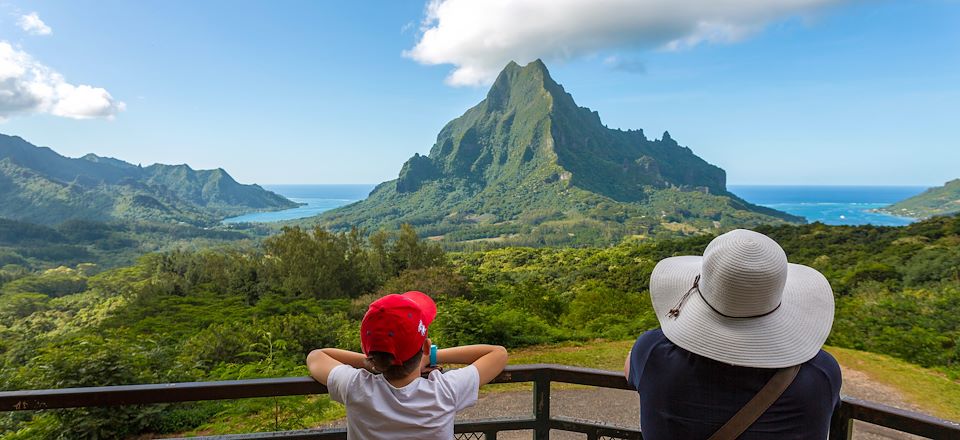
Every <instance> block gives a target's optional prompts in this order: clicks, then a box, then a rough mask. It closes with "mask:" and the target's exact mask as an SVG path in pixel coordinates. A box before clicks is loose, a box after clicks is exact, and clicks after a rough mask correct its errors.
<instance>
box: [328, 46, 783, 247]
mask: <svg viewBox="0 0 960 440" xmlns="http://www.w3.org/2000/svg"><path fill="white" fill-rule="evenodd" d="M319 220H320V222H321V223H323V224H325V225H328V226H331V227H334V228H346V227H350V226H354V225H357V226H365V227H370V228H380V227H385V228H394V227H397V226H398V225H399V224H400V223H404V222H406V223H411V224H413V225H415V226H417V228H418V230H420V231H421V232H423V233H425V234H427V235H431V236H435V237H437V238H440V236H443V239H444V240H445V241H447V242H461V241H468V240H475V239H480V240H495V241H501V242H504V241H505V242H510V243H514V244H563V243H567V244H571V243H574V244H575V243H581V244H586V243H594V244H596V243H602V242H612V241H616V240H618V239H619V238H621V237H623V236H625V235H632V234H650V233H654V234H658V233H665V234H674V233H678V232H679V233H694V232H699V231H709V230H715V229H723V228H731V227H736V226H748V225H755V224H760V223H771V222H772V223H782V222H797V221H802V219H801V218H798V217H794V216H790V215H788V214H785V213H781V212H778V211H774V210H771V209H767V208H762V207H758V206H753V205H750V204H749V203H747V202H745V201H743V200H741V199H739V198H737V197H736V196H734V195H733V194H731V193H729V192H727V190H726V174H725V172H724V171H723V170H722V169H720V168H718V167H716V166H714V165H711V164H709V163H707V162H706V161H704V160H703V159H701V158H699V157H697V156H696V155H695V154H693V152H692V151H691V150H690V149H689V148H686V147H681V146H680V145H679V144H677V142H676V141H674V140H673V139H672V138H671V137H670V135H669V133H664V135H663V137H662V138H661V139H655V140H650V139H648V138H647V137H646V136H645V135H644V133H643V131H642V130H629V131H622V130H613V129H609V128H607V127H606V126H604V125H603V123H602V122H601V121H600V117H599V115H598V114H597V113H596V112H594V111H591V110H590V109H587V108H584V107H579V106H577V104H576V103H575V102H574V100H573V97H572V96H571V95H570V94H569V93H567V92H566V91H565V90H564V89H563V87H562V86H560V85H559V84H557V83H556V82H555V81H554V80H553V79H552V78H551V77H550V74H549V72H548V71H547V68H546V66H544V65H543V63H542V62H540V61H539V60H537V61H534V62H532V63H530V64H528V65H527V66H524V67H521V66H519V65H517V64H516V63H512V62H511V63H510V64H509V65H507V67H506V68H505V69H504V70H503V71H502V72H501V73H500V75H499V77H498V78H497V80H496V81H495V82H494V84H493V86H492V87H491V88H490V91H489V92H488V93H487V96H486V99H484V100H483V101H481V102H480V103H479V104H477V105H476V106H474V107H473V108H471V109H469V110H467V111H466V112H465V113H464V114H463V115H462V116H460V117H459V118H456V119H454V120H453V121H451V122H449V123H448V124H447V125H446V126H445V127H444V128H443V129H442V130H441V131H440V134H439V135H438V136H437V142H436V143H435V144H434V146H433V148H432V149H431V150H430V154H429V155H428V156H420V155H419V154H416V155H414V156H413V157H412V158H411V159H410V160H408V161H407V162H406V163H405V164H404V165H403V167H402V168H401V170H400V175H399V177H398V179H396V180H393V181H389V182H385V183H382V184H380V185H379V186H377V187H376V188H375V189H374V190H373V192H372V193H371V194H370V197H369V198H368V199H366V200H364V201H361V202H358V203H355V204H352V205H348V206H346V207H342V208H339V209H336V210H333V211H330V212H327V213H324V214H322V215H321V216H320V218H319Z"/></svg>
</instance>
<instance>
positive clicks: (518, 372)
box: [0, 364, 960, 440]
mask: <svg viewBox="0 0 960 440" xmlns="http://www.w3.org/2000/svg"><path fill="white" fill-rule="evenodd" d="M520 382H533V413H532V416H530V415H528V416H526V417H520V418H509V419H490V420H479V421H473V422H462V423H458V424H457V425H456V427H455V431H456V432H457V438H463V439H474V438H476V439H479V438H486V439H496V438H497V433H498V432H503V431H516V430H532V431H533V432H534V438H535V439H537V440H543V439H547V438H549V435H550V430H551V429H552V430H561V431H571V432H580V433H584V434H586V435H587V438H588V439H591V440H592V439H600V438H621V439H642V438H643V435H642V434H641V432H640V431H639V430H637V429H633V428H625V427H616V426H610V425H606V424H603V423H599V422H589V421H583V420H575V419H570V418H565V417H560V416H551V414H550V384H551V383H553V382H561V383H569V384H579V385H590V386H596V387H603V388H615V389H624V390H628V389H630V386H629V385H628V384H627V382H626V380H624V378H623V376H622V375H621V373H618V372H612V371H603V370H595V369H589V368H577V367H568V366H563V365H552V364H533V365H511V366H508V367H507V368H506V370H504V372H503V373H501V374H500V376H498V377H497V379H496V380H495V381H494V383H520ZM326 392H327V388H326V387H325V386H323V385H321V384H319V383H317V382H316V381H314V380H313V379H311V378H309V377H286V378H279V379H251V380H231V381H218V382H189V383H170V384H149V385H125V386H109V387H92V388H68V389H53V390H27V391H5V392H0V411H28V410H50V409H57V408H78V407H101V406H116V405H143V404H151V403H173V402H193V401H199V400H223V399H243V398H250V397H274V396H298V395H308V394H325V393H326ZM854 420H861V421H864V422H868V423H872V424H875V425H880V426H884V427H888V428H891V429H895V430H898V431H902V432H906V433H910V434H916V435H921V436H924V437H929V438H934V439H941V438H942V439H960V424H958V423H956V422H951V421H947V420H942V419H938V418H935V417H930V416H928V415H925V414H920V413H916V412H911V411H905V410H901V409H897V408H893V407H889V406H886V405H881V404H878V403H873V402H867V401H863V400H859V399H852V398H849V397H844V398H843V401H842V403H841V405H840V408H839V409H838V410H837V412H836V413H834V415H833V420H832V422H831V432H830V438H831V439H833V440H836V439H848V438H850V437H851V436H852V434H853V421H854ZM208 438H217V439H281V438H282V439H287V440H291V439H345V438H346V431H345V430H344V429H343V428H333V429H319V430H318V429H315V430H301V431H284V432H267V433H256V434H233V435H224V436H217V437H208Z"/></svg>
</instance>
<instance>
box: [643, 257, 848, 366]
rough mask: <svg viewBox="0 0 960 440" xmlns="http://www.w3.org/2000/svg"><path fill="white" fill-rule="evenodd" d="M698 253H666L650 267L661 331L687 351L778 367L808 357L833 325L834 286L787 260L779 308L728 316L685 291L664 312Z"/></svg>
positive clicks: (690, 276) (686, 282)
mask: <svg viewBox="0 0 960 440" xmlns="http://www.w3.org/2000/svg"><path fill="white" fill-rule="evenodd" d="M702 262H703V257H697V256H688V257H673V258H667V259H665V260H663V261H661V262H660V263H658V264H657V266H656V267H655V268H654V269H653V273H652V274H651V276H650V297H651V299H652V300H653V308H654V311H655V312H656V314H657V319H658V320H659V321H660V327H661V328H662V329H663V334H664V335H665V336H666V337H667V339H669V340H670V341H671V342H673V343H674V344H676V345H678V346H680V347H681V348H683V349H685V350H688V351H690V352H693V353H696V354H699V355H701V356H705V357H708V358H710V359H714V360H717V361H720V362H725V363H728V364H731V365H741V366H748V367H757V368H783V367H788V366H792V365H797V364H801V363H803V362H806V361H808V360H810V359H812V358H813V357H814V356H816V355H817V353H818V352H819V351H820V348H821V347H822V346H823V343H824V341H826V339H827V336H828V335H829V334H830V329H831V327H832V326H833V313H834V302H833V291H832V289H831V288H830V283H829V282H828V281H827V279H826V278H824V276H823V275H822V274H820V272H817V271H816V270H814V269H812V268H809V267H807V266H802V265H799V264H789V265H788V268H787V281H786V285H785V286H784V290H783V298H782V302H781V304H780V307H779V308H777V309H776V310H775V311H774V312H772V313H770V314H768V315H765V316H760V317H756V318H730V317H725V316H722V315H720V314H719V313H717V312H716V311H714V310H713V309H712V308H711V307H710V305H708V304H707V303H706V302H704V300H703V298H702V297H701V296H700V295H698V294H696V293H694V294H692V295H690V297H689V299H688V300H687V302H686V303H685V304H684V306H683V308H682V309H681V312H680V315H679V316H677V317H676V318H670V317H668V316H667V313H668V312H669V310H670V309H671V308H673V307H674V306H675V305H676V304H677V302H678V301H679V300H680V297H681V296H683V294H684V293H686V292H687V291H688V290H689V289H690V288H691V287H692V285H693V282H694V279H695V278H696V277H697V275H699V274H700V271H701V266H702Z"/></svg>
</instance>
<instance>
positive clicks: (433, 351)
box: [430, 344, 437, 367]
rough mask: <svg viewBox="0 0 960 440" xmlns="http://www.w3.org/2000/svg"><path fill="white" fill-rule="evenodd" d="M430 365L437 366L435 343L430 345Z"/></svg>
mask: <svg viewBox="0 0 960 440" xmlns="http://www.w3.org/2000/svg"><path fill="white" fill-rule="evenodd" d="M430 366H431V367H435V366H437V346H436V345H435V344H431V345H430Z"/></svg>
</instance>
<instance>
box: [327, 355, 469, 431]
mask: <svg viewBox="0 0 960 440" xmlns="http://www.w3.org/2000/svg"><path fill="white" fill-rule="evenodd" d="M327 389H328V390H329V392H330V398H331V399H333V400H335V401H337V402H340V403H343V404H344V405H346V407H347V439H349V440H378V439H387V438H390V439H406V438H415V439H423V440H428V439H436V440H450V439H452V438H453V418H454V416H455V415H456V412H457V411H460V410H462V409H464V408H468V407H470V406H473V405H474V404H475V403H477V394H478V392H479V390H480V373H479V372H478V371H477V367H474V366H473V365H470V366H468V367H465V368H460V369H458V370H451V371H448V372H446V373H440V372H439V371H432V372H430V376H429V377H428V378H427V379H424V378H421V377H418V378H416V379H414V380H413V382H410V383H409V384H407V386H405V387H403V388H396V387H394V386H393V385H391V384H390V382H388V381H387V380H386V379H384V378H383V376H381V375H379V374H373V373H371V372H369V371H367V370H363V369H359V368H353V367H351V366H349V365H340V366H337V367H336V368H334V369H333V370H331V371H330V376H329V377H328V378H327Z"/></svg>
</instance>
